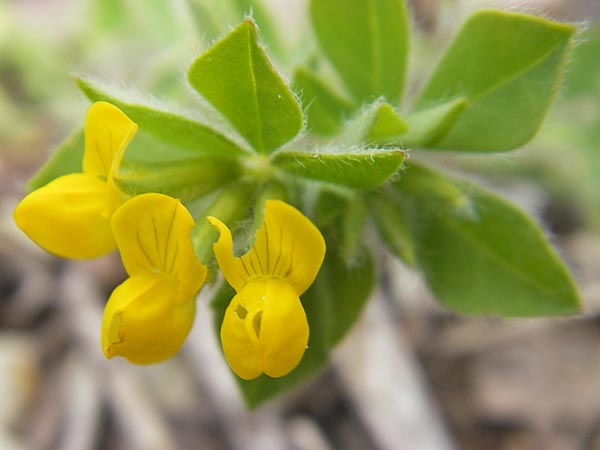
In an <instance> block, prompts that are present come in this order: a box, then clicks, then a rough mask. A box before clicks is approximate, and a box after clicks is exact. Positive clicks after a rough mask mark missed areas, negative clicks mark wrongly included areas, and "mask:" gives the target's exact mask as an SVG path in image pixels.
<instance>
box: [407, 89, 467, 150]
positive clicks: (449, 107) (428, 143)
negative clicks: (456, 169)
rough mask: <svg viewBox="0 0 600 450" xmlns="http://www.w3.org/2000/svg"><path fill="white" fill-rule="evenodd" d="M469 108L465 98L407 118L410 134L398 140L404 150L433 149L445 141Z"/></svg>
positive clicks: (433, 107) (432, 107)
mask: <svg viewBox="0 0 600 450" xmlns="http://www.w3.org/2000/svg"><path fill="white" fill-rule="evenodd" d="M466 107H467V101H466V100H465V99H464V98H457V99H455V100H450V101H449V102H445V103H441V104H439V105H435V106H431V107H430V108H427V109H424V110H421V111H418V112H415V113H413V114H411V115H409V116H408V117H407V121H408V130H409V131H408V133H406V134H405V135H404V136H402V137H401V138H400V139H398V141H399V142H401V143H402V144H403V145H404V148H431V147H434V146H435V144H436V143H438V142H440V141H442V140H443V138H444V136H446V134H448V132H449V131H450V130H451V129H452V126H453V125H454V123H455V122H456V121H457V120H458V118H459V117H460V115H461V113H462V112H463V111H464V110H465V108H466Z"/></svg>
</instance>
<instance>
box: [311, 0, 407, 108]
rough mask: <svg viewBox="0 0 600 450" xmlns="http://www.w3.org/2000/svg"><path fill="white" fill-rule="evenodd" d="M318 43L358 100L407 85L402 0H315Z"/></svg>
mask: <svg viewBox="0 0 600 450" xmlns="http://www.w3.org/2000/svg"><path fill="white" fill-rule="evenodd" d="M310 12H311V17H312V21H313V26H314V29H315V33H316V35H317V38H318V39H319V44H320V45H321V48H322V49H323V52H324V53H325V54H326V55H327V57H328V58H329V60H330V61H331V63H332V64H333V65H334V66H335V68H336V69H337V71H338V73H339V74H340V77H341V78H342V79H343V80H344V83H345V85H346V87H347V88H348V90H349V91H350V93H351V94H352V95H353V97H354V99H355V100H356V102H357V103H358V104H360V103H362V102H365V101H369V100H374V99H375V98H377V97H379V96H384V97H385V98H386V99H387V100H388V101H390V102H397V101H398V100H399V99H400V97H401V94H402V90H403V87H404V76H405V72H406V61H407V55H408V22H407V12H406V5H405V4H404V1H403V0H385V1H380V0H313V1H311V2H310Z"/></svg>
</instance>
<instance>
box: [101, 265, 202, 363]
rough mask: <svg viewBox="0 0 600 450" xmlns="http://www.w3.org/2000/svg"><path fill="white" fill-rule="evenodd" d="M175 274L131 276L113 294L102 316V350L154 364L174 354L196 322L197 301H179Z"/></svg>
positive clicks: (109, 354) (131, 359)
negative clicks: (173, 275) (171, 275)
mask: <svg viewBox="0 0 600 450" xmlns="http://www.w3.org/2000/svg"><path fill="white" fill-rule="evenodd" d="M177 296H178V287H177V283H176V282H175V280H174V279H172V278H171V277H168V276H165V275H161V274H152V273H148V272H146V273H143V274H141V275H137V276H134V277H131V278H128V279H127V280H125V282H123V283H122V284H121V285H119V286H118V287H117V288H116V289H115V290H114V291H113V293H112V295H111V296H110V298H109V300H108V303H107V304H106V309H105V310H104V316H103V318H102V335H101V339H102V350H103V352H104V355H105V356H106V357H107V358H112V357H113V356H122V357H124V358H127V359H128V360H129V361H131V362H132V363H136V364H152V363H156V362H160V361H163V360H165V359H167V358H169V357H171V356H173V355H174V354H175V353H177V351H178V350H179V348H180V347H181V345H182V344H183V342H184V341H185V338H186V337H187V335H188V334H189V331H190V329H191V327H192V324H193V322H194V313H195V307H196V304H195V301H194V298H193V297H191V298H189V299H188V300H187V301H185V302H179V301H177Z"/></svg>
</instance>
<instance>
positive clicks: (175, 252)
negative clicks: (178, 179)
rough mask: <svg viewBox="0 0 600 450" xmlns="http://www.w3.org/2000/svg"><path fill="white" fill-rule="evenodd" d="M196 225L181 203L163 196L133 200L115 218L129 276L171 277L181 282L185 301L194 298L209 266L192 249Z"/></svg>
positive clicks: (117, 211)
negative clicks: (146, 273) (192, 231)
mask: <svg viewBox="0 0 600 450" xmlns="http://www.w3.org/2000/svg"><path fill="white" fill-rule="evenodd" d="M193 226H194V220H193V219H192V217H191V216H190V213H189V212H188V211H187V209H185V207H184V206H183V205H182V204H181V202H180V201H179V200H177V199H174V198H172V197H169V196H167V195H163V194H143V195H139V196H137V197H133V198H132V199H129V200H127V201H126V202H125V203H123V205H121V206H120V207H119V208H118V209H117V210H116V211H115V213H114V214H113V218H112V229H113V232H114V235H115V240H116V241H117V245H118V247H119V251H120V252H121V259H122V260H123V265H124V266H125V270H126V271H127V273H128V274H129V275H130V276H135V275H137V274H140V273H143V272H155V273H156V272H162V273H165V274H168V275H170V276H172V277H174V278H175V279H177V280H178V282H179V285H180V289H181V292H182V294H181V296H182V298H184V299H185V298H188V297H190V296H192V295H194V294H195V293H196V292H197V291H198V290H199V289H200V287H201V286H202V284H203V283H204V280H205V278H206V266H204V265H203V264H201V263H200V261H198V258H196V255H195V253H194V250H193V248H192V241H191V239H190V233H191V230H192V227H193Z"/></svg>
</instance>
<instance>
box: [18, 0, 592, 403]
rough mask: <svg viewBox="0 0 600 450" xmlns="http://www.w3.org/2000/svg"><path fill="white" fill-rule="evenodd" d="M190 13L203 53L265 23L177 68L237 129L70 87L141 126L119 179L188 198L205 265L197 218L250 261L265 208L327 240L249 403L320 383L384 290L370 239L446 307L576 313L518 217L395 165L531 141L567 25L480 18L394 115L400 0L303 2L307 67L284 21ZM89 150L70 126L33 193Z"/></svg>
mask: <svg viewBox="0 0 600 450" xmlns="http://www.w3.org/2000/svg"><path fill="white" fill-rule="evenodd" d="M97 3H98V6H100V5H101V2H97ZM159 3H160V2H152V5H153V7H152V9H153V11H154V12H152V13H151V14H150V13H149V14H150V16H152V17H154V19H156V18H157V17H160V14H161V13H160V11H161V5H160V4H159ZM188 3H189V6H190V11H191V12H192V13H193V15H194V16H193V20H194V21H195V23H196V27H197V30H198V31H199V33H200V34H201V35H203V36H204V37H206V39H207V40H208V39H213V38H216V37H218V36H221V34H223V33H224V31H225V30H226V29H227V24H228V23H231V21H232V20H234V21H237V20H240V19H241V17H242V16H243V15H244V14H246V13H248V12H249V11H250V9H252V11H253V16H254V19H256V21H257V22H258V24H259V25H260V31H261V32H262V33H263V35H264V38H265V42H266V43H267V48H263V45H262V43H261V41H260V39H259V36H258V31H257V26H256V25H255V23H254V21H253V19H249V18H246V19H244V20H243V21H242V23H241V24H239V25H238V26H237V27H235V28H234V29H232V30H231V31H230V32H229V33H227V34H225V35H224V36H223V37H222V38H221V39H220V40H218V41H217V42H216V43H215V44H214V45H213V46H212V47H210V48H209V49H208V50H206V51H205V52H204V53H202V54H200V55H199V56H198V57H197V58H196V59H195V60H194V61H193V62H192V64H191V65H190V67H189V69H188V71H187V77H188V80H189V83H190V85H191V87H192V88H193V89H194V90H195V91H197V93H199V94H200V95H201V96H202V97H203V99H205V100H206V101H207V102H208V103H209V104H210V105H212V107H214V109H216V110H217V112H218V113H219V114H220V115H222V117H223V118H224V119H225V120H227V121H228V122H229V123H230V124H231V126H232V127H231V130H229V129H227V131H223V126H222V125H223V124H222V122H221V121H220V119H221V118H220V117H217V118H215V117H212V116H210V115H208V116H207V118H206V119H204V118H203V119H199V117H200V115H199V114H197V113H196V112H195V111H194V109H193V107H189V105H187V106H188V109H183V108H182V109H179V108H176V109H174V108H172V107H166V106H163V105H162V104H161V103H160V102H158V101H157V100H155V99H152V98H150V97H146V96H143V97H140V95H138V94H135V93H132V92H131V91H130V90H125V89H120V88H115V87H114V86H112V85H108V84H106V83H100V82H98V81H94V80H93V79H91V78H85V77H79V78H77V83H78V85H79V87H80V88H81V90H82V91H83V92H84V94H85V95H86V96H87V97H88V98H89V99H90V100H92V101H98V100H104V101H108V102H111V103H113V104H114V105H116V106H118V107H119V108H120V109H122V110H123V111H124V112H125V113H126V114H127V115H128V116H129V117H130V118H131V119H132V120H133V121H134V122H136V123H137V124H138V125H139V131H138V133H137V134H136V136H135V137H134V138H133V140H132V142H131V143H130V145H129V147H128V148H127V150H126V151H125V154H124V157H123V161H122V164H121V167H120V170H119V172H118V173H117V174H116V180H117V184H118V186H119V187H120V188H121V189H122V190H124V191H125V192H127V193H129V194H133V195H135V194H139V193H142V192H162V193H166V194H169V195H172V196H176V197H178V198H181V199H182V200H183V201H184V202H185V203H186V206H187V207H188V209H189V210H190V212H191V214H192V215H193V217H194V218H195V220H196V227H195V228H194V230H193V232H192V242H193V245H194V249H195V251H196V254H197V256H198V257H199V259H200V260H201V261H203V262H205V263H207V264H209V265H210V264H212V244H213V243H214V242H215V240H216V238H217V232H216V231H215V229H214V228H213V227H212V226H211V225H210V224H208V222H207V221H206V220H205V217H206V216H208V215H211V216H215V217H218V218H219V219H220V220H222V221H223V222H224V223H225V224H227V225H228V226H229V227H231V228H237V229H236V231H241V232H242V233H241V234H242V239H239V242H236V246H237V247H240V248H242V247H243V246H246V245H247V244H248V243H249V242H251V241H252V239H253V238H254V232H255V231H256V229H257V226H258V224H260V223H261V218H262V215H261V214H262V209H263V205H264V202H265V200H266V199H269V198H278V199H285V200H286V201H288V202H290V203H292V204H294V205H295V206H296V207H298V208H299V209H301V210H303V211H304V212H305V213H307V215H309V216H310V217H311V219H312V220H313V221H314V223H315V224H316V225H317V226H318V227H319V228H320V229H321V230H322V232H323V234H324V235H325V238H326V240H327V254H326V258H325V262H324V265H323V267H322V269H321V272H320V274H319V276H318V278H317V280H316V282H315V283H314V284H313V286H312V287H311V288H310V289H309V290H308V291H307V292H306V293H305V294H304V295H303V298H302V299H301V301H302V303H303V305H304V308H305V310H306V313H307V316H308V320H309V324H310V341H309V348H308V349H307V351H306V354H305V356H304V359H303V360H302V362H301V363H300V365H299V367H298V368H296V369H295V370H294V371H293V372H292V373H291V374H289V375H287V376H286V377H284V378H280V379H271V378H268V377H266V376H261V377H260V378H258V379H255V380H252V381H242V380H239V384H240V387H241V390H242V392H243V394H244V397H245V398H246V401H247V403H248V404H249V405H251V406H256V405H259V404H260V403H262V402H264V401H266V400H268V399H271V398H273V397H274V396H276V395H277V394H279V393H281V392H283V391H285V390H287V389H289V388H291V387H293V386H295V385H297V384H298V383H300V382H301V381H303V380H305V379H306V378H308V377H309V376H311V375H313V374H315V373H316V372H317V371H318V370H319V369H320V368H322V367H323V365H324V364H325V363H326V361H327V358H328V355H329V353H330V351H331V349H332V348H333V346H334V345H335V344H336V343H337V342H338V341H339V340H340V339H341V338H342V337H343V336H344V334H345V333H346V332H347V331H348V329H349V328H350V327H351V326H352V324H353V323H354V322H355V321H356V319H357V317H358V315H359V313H360V311H361V309H362V307H363V305H364V303H365V301H366V300H367V298H368V296H369V293H370V292H371V290H372V287H373V285H374V282H375V280H376V272H375V264H374V262H373V259H372V256H371V254H370V252H369V251H368V250H367V245H366V244H365V242H371V240H369V237H368V235H367V233H368V232H369V231H370V230H376V231H377V232H378V234H379V237H380V238H381V243H382V244H383V245H384V246H385V247H386V248H387V249H388V250H389V251H390V252H391V253H393V254H394V255H396V256H398V257H399V258H400V259H402V261H404V263H405V264H406V265H408V266H410V267H412V268H418V269H419V270H421V271H422V272H423V273H424V275H425V278H426V280H427V283H428V284H429V286H430V287H431V289H432V291H433V292H434V293H435V295H436V296H437V298H438V299H439V300H440V301H441V302H442V303H444V304H445V305H447V306H448V307H450V308H452V309H453V310H455V311H458V312H462V313H469V314H471V313H477V314H494V315H499V316H502V317H512V316H535V315H556V314H570V313H574V312H577V311H578V310H579V298H578V294H577V292H576V288H575V286H574V283H573V281H572V279H571V276H570V275H569V273H568V271H567V269H566V268H565V266H564V264H563V263H562V262H561V261H560V259H559V258H558V256H557V255H556V253H555V252H554V250H552V248H551V246H550V245H549V243H548V241H547V239H546V237H545V236H544V234H543V233H542V231H541V230H540V227H539V226H538V225H536V224H535V222H534V221H533V220H532V219H531V218H529V217H528V216H527V215H526V214H525V213H524V212H523V211H522V210H521V209H519V208H518V207H516V206H514V205H512V204H511V203H510V202H508V201H507V200H504V199H502V198H501V197H499V196H497V195H496V194H493V193H491V192H489V191H487V190H486V189H483V188H481V187H479V186H477V185H476V184H474V183H471V182H467V181H464V180H461V179H457V178H454V177H448V176H446V175H444V174H442V173H438V172H437V171H435V170H433V169H430V168H428V167H427V166H425V165H421V164H417V163H411V164H410V165H409V166H408V168H406V170H403V169H405V167H404V163H405V162H406V161H405V159H406V153H405V152H404V151H403V150H400V149H407V148H418V149H449V150H456V151H466V152H474V151H480V152H492V151H506V150H510V149H513V148H517V147H519V146H521V145H522V144H524V143H526V142H528V141H529V140H530V139H531V138H532V137H533V136H534V135H535V133H536V132H537V130H538V128H539V127H540V125H541V123H542V121H543V119H544V116H545V114H546V111H547V109H548V107H549V105H550V103H551V101H552V99H553V97H554V94H555V92H556V91H557V89H558V87H559V84H560V79H561V76H562V72H563V66H564V62H565V60H566V59H567V57H568V53H569V50H570V47H571V43H572V36H573V33H574V27H572V26H570V25H565V24H560V23H556V22H551V21H548V20H544V19H541V18H537V17H532V16H528V15H524V14H515V13H508V12H500V11H481V12H478V13H475V14H474V15H473V16H472V17H471V18H470V19H469V20H468V21H467V22H466V24H465V25H464V26H463V27H462V29H461V30H460V31H459V32H458V34H457V36H456V38H455V39H454V40H453V42H452V43H451V44H450V46H449V49H448V50H447V52H446V53H445V55H444V56H443V58H442V59H441V61H440V63H439V64H438V66H437V67H436V68H435V69H434V71H433V74H432V75H431V77H430V79H429V81H428V82H427V83H426V84H425V86H424V88H423V89H422V91H421V92H420V94H419V95H418V97H417V100H416V102H415V104H414V106H413V107H412V108H411V109H408V111H409V113H408V114H407V115H406V116H404V115H403V113H400V112H399V111H405V109H401V106H400V105H399V103H400V100H401V98H402V93H403V91H404V88H405V73H406V65H407V54H408V42H409V36H408V24H407V11H406V6H405V3H404V1H403V0H346V1H341V0H312V1H311V2H310V17H311V19H312V26H313V31H314V34H315V37H316V39H317V41H318V45H319V48H312V47H311V45H310V39H308V41H307V42H308V43H309V44H308V45H307V46H306V47H307V49H306V52H307V54H301V55H288V54H286V53H285V52H284V51H283V50H282V49H283V48H284V47H283V45H282V43H281V41H280V40H279V38H278V35H279V34H280V33H279V32H278V30H277V28H276V25H278V23H276V22H271V21H270V18H269V14H268V11H267V10H266V9H265V8H264V7H262V6H261V4H260V3H257V2H253V1H249V0H226V1H222V2H221V1H217V0H188ZM111 4H112V2H111ZM207 12H209V13H210V14H208V15H207ZM102 14H103V15H102V17H100V18H99V19H98V20H99V21H101V22H102V23H104V24H105V25H104V26H106V27H109V28H110V27H119V28H122V22H121V21H120V20H118V18H116V17H112V16H110V14H108V11H107V10H106V9H104V10H103V13H102ZM107 14H108V15H107ZM152 17H150V18H149V19H148V20H150V21H152V20H154V19H152ZM173 20H175V19H174V18H173V17H171V18H170V19H169V21H170V22H171V21H173ZM171 25H172V24H171ZM169 29H170V30H172V27H171V26H169ZM268 51H272V52H274V54H276V55H277V56H278V57H279V62H285V61H294V63H295V64H296V65H295V69H294V71H293V87H294V89H295V91H296V93H297V94H298V96H299V98H301V99H302V101H303V108H304V113H303V110H302V108H301V106H300V104H299V103H298V100H297V98H296V96H295V94H294V92H293V91H292V90H291V89H290V87H289V86H288V84H287V83H286V81H285V78H284V77H283V76H281V75H280V74H279V73H278V72H277V71H276V70H275V68H274V66H273V64H272V63H271V61H270V59H269V57H268V53H267V52H268ZM590 54H593V52H592V53H590ZM592 59H593V58H592ZM596 59H597V58H596ZM596 63H597V61H595V60H594V61H593V62H592V63H590V62H588V63H586V64H583V65H582V66H581V67H580V69H579V70H578V72H577V74H578V75H577V76H574V77H573V80H574V81H573V83H588V82H590V81H589V80H590V79H591V78H588V77H587V74H586V68H587V67H588V66H589V67H595V66H594V64H596ZM278 67H279V66H278ZM332 71H334V73H331V72H332ZM166 79H167V81H169V80H171V81H173V77H172V76H171V77H169V76H167V77H166ZM578 79H579V80H584V81H577V80H578ZM585 80H588V81H585ZM573 92H574V94H573V95H574V96H575V92H577V90H576V89H575V88H574V89H573ZM579 92H581V91H579ZM584 92H585V91H584ZM578 95H580V94H578ZM182 97H184V98H186V99H187V98H191V97H192V96H190V95H189V93H188V92H186V93H185V94H184V95H182ZM198 106H199V105H198ZM211 112H213V113H214V111H212V110H211ZM304 125H306V126H304ZM303 126H304V128H303ZM596 133H597V131H596ZM590 136H591V135H590ZM597 136H598V134H596V137H597ZM591 139H592V141H593V136H592V137H591ZM292 140H293V141H292ZM244 141H245V142H246V143H247V145H245V144H244ZM290 141H292V142H290ZM596 142H598V141H596ZM596 148H597V147H596ZM82 153H83V135H82V131H81V130H78V131H76V132H75V133H74V134H73V136H71V137H70V138H68V139H67V140H66V141H65V142H64V143H63V144H61V146H60V147H59V148H58V149H57V151H56V152H55V153H54V155H53V156H52V157H51V158H50V159H49V160H48V162H47V163H46V165H45V166H44V167H43V168H42V169H41V170H40V172H39V173H38V174H37V175H36V176H35V177H34V178H33V179H32V180H31V181H30V184H29V188H30V189H35V188H37V187H40V186H42V185H44V184H46V183H47V182H49V181H51V180H52V179H54V178H55V177H57V176H60V175H62V174H64V173H69V172H76V171H79V170H81V160H82ZM596 153H597V152H596ZM556 159H557V160H560V158H556ZM597 167H600V165H599V166H597ZM596 178H597V177H596ZM599 192H600V190H599ZM243 232H245V233H246V235H244V233H243ZM236 239H238V238H236ZM236 250H237V248H236ZM233 295H234V292H233V290H232V289H231V288H229V287H228V286H224V287H223V288H222V289H221V290H220V291H219V292H218V293H217V295H216V296H215V298H214V299H213V301H212V306H213V308H214V311H215V320H216V323H217V324H218V325H217V328H220V324H221V320H222V317H223V314H224V311H225V308H226V307H227V305H228V303H229V301H230V300H231V298H232V297H233Z"/></svg>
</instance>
